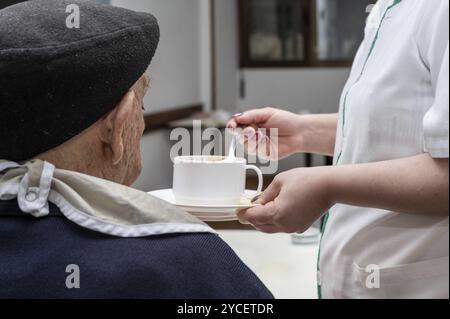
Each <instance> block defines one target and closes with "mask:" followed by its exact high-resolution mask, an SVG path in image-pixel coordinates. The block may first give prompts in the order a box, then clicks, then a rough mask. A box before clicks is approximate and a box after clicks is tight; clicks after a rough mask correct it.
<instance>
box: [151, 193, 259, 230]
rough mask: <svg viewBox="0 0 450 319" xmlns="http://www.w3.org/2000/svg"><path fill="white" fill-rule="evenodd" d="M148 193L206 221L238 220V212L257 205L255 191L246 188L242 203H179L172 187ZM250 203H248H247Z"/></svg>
mask: <svg viewBox="0 0 450 319" xmlns="http://www.w3.org/2000/svg"><path fill="white" fill-rule="evenodd" d="M148 194H150V195H152V196H155V197H157V198H159V199H162V200H164V201H166V202H168V203H169V204H172V205H175V206H177V207H179V208H181V209H183V210H184V211H186V212H188V213H190V214H191V215H193V216H195V217H197V218H198V219H200V220H202V221H204V222H228V221H235V220H237V216H236V212H237V211H238V210H241V209H246V208H251V207H256V206H258V205H254V204H251V200H252V199H253V198H254V197H255V196H256V195H257V193H256V192H255V191H251V190H246V191H245V194H244V196H243V197H242V203H243V204H241V205H231V206H213V205H204V206H200V205H195V206H194V205H192V206H191V205H179V204H177V203H176V201H175V196H174V194H173V191H172V189H161V190H157V191H153V192H149V193H148ZM247 203H248V204H247Z"/></svg>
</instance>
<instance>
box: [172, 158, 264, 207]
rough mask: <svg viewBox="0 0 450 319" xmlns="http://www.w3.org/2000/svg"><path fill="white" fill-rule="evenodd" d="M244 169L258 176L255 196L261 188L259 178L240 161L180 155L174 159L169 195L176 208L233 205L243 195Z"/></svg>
mask: <svg viewBox="0 0 450 319" xmlns="http://www.w3.org/2000/svg"><path fill="white" fill-rule="evenodd" d="M247 170H253V171H255V172H256V174H257V175H258V189H257V190H256V191H257V193H258V194H259V193H261V191H262V188H263V175H262V172H261V170H260V169H259V168H258V167H256V166H254V165H247V161H246V160H245V159H244V158H235V159H228V158H225V157H220V156H180V157H176V158H175V160H174V174H173V193H174V195H175V201H176V203H177V204H179V205H186V206H188V205H190V206H207V205H210V206H234V205H239V204H240V202H241V199H242V195H244V192H245V180H246V175H247V174H246V172H247Z"/></svg>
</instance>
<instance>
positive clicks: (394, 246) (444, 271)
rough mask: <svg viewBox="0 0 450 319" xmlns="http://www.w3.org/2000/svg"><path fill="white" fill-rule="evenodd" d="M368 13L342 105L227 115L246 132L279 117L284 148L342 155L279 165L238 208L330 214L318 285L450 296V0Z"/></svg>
mask: <svg viewBox="0 0 450 319" xmlns="http://www.w3.org/2000/svg"><path fill="white" fill-rule="evenodd" d="M376 14H379V19H378V20H377V19H376V18H377V17H376V16H375V15H376ZM370 19H372V20H371V21H374V19H375V20H377V23H371V24H370V25H369V24H368V25H367V27H366V31H365V39H364V42H363V44H362V45H361V47H360V49H359V51H358V53H357V56H356V59H355V61H354V65H353V68H352V71H351V74H350V78H349V80H348V83H347V85H346V86H345V88H344V91H343V95H342V99H341V102H340V111H339V114H332V115H295V114H292V113H289V112H285V111H281V110H277V109H274V108H264V109H257V110H251V111H248V112H246V113H244V114H237V115H235V116H234V118H233V119H232V120H231V121H230V123H229V124H228V127H229V128H232V129H233V128H237V127H239V128H242V127H244V128H245V130H244V132H245V137H246V138H245V141H249V140H254V139H255V138H258V137H259V136H260V135H259V134H256V131H257V130H258V129H259V128H278V151H279V157H280V158H283V157H286V156H288V155H290V154H293V153H296V152H306V153H317V154H324V155H333V154H334V156H335V157H334V158H335V165H334V166H333V167H318V168H299V169H294V170H291V171H288V172H285V173H282V174H280V175H278V176H277V177H276V178H275V180H274V182H273V183H272V184H271V185H270V186H269V187H268V189H267V190H266V191H265V192H264V193H263V194H262V195H261V196H260V197H259V198H257V199H256V202H257V203H260V204H262V205H261V206H259V207H256V208H251V209H248V210H246V211H241V212H240V213H239V219H240V220H241V221H242V222H244V223H250V224H252V225H253V226H254V227H255V228H257V229H258V230H261V231H263V232H267V233H275V232H288V233H291V232H302V231H305V230H306V229H308V228H309V227H310V226H311V225H312V224H313V223H314V222H315V221H316V220H317V219H319V218H321V217H322V216H325V218H324V225H323V237H322V243H321V252H320V258H319V265H318V281H319V295H320V297H324V298H448V296H449V232H448V229H449V228H448V226H449V220H448V216H449V193H448V191H449V175H448V169H449V166H448V165H449V163H448V156H449V34H448V32H449V2H448V0H433V1H429V0H414V1H411V0H389V1H385V0H383V1H379V2H378V3H377V6H376V10H374V11H373V13H372V16H371V17H370ZM264 139H268V138H267V137H265V138H264ZM264 139H263V140H262V141H260V140H258V143H262V144H260V148H259V150H258V151H259V152H261V151H262V150H266V148H265V147H262V146H261V145H265V143H267V142H268V145H270V140H264ZM374 271H376V274H377V275H378V276H379V278H378V279H377V280H375V281H373V282H371V281H370V280H368V279H369V276H371V275H373V273H374ZM370 278H371V279H373V277H370Z"/></svg>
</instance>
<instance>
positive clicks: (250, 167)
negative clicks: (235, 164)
mask: <svg viewBox="0 0 450 319" xmlns="http://www.w3.org/2000/svg"><path fill="white" fill-rule="evenodd" d="M245 170H246V171H247V170H252V171H255V172H256V174H257V175H258V189H257V190H256V192H257V193H258V194H260V193H261V192H262V189H263V186H264V179H263V174H262V172H261V170H260V169H259V168H258V167H257V166H255V165H245Z"/></svg>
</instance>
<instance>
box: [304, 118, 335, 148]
mask: <svg viewBox="0 0 450 319" xmlns="http://www.w3.org/2000/svg"><path fill="white" fill-rule="evenodd" d="M338 118H339V115H338V114H323V115H309V114H308V115H299V133H300V141H301V142H300V150H299V151H300V152H302V153H311V154H320V155H329V156H332V155H333V154H334V148H335V144H336V131H337V123H338Z"/></svg>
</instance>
